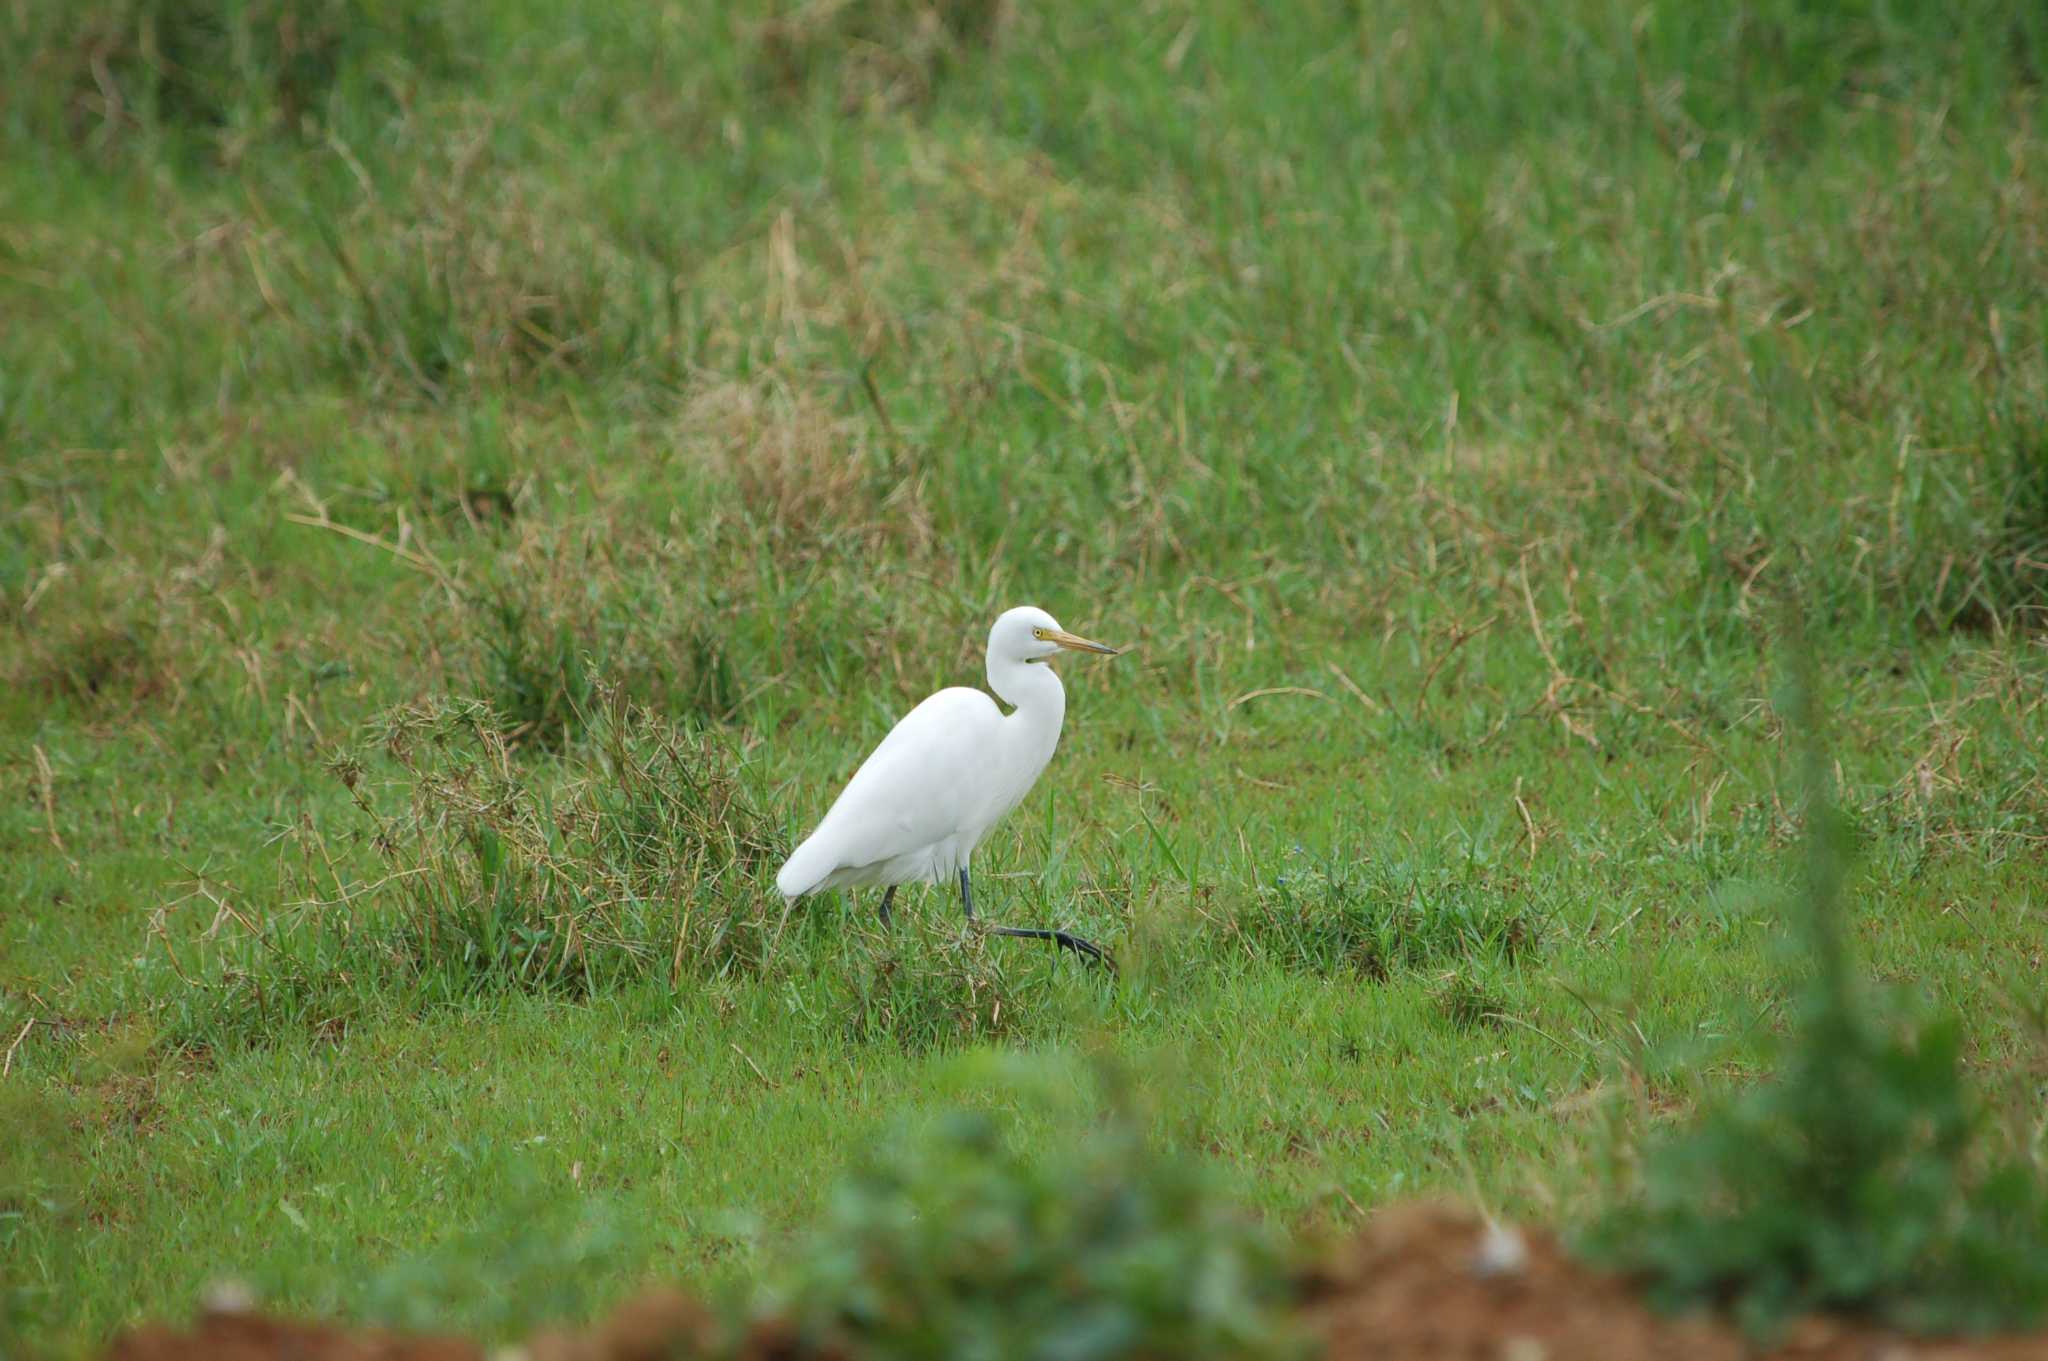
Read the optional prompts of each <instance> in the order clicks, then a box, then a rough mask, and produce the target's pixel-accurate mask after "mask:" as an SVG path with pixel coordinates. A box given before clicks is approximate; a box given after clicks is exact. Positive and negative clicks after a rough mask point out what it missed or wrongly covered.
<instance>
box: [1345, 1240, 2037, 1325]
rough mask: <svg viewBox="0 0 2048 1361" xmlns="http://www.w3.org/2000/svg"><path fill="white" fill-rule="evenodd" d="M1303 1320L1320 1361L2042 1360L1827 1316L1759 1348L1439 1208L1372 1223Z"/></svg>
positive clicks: (1541, 1243)
mask: <svg viewBox="0 0 2048 1361" xmlns="http://www.w3.org/2000/svg"><path fill="white" fill-rule="evenodd" d="M1307 1315H1308V1320H1309V1322H1310V1324H1311V1325H1312V1326H1313V1327H1314V1329H1315V1331H1316V1332H1317V1333H1319V1334H1320V1335H1321V1336H1322V1337H1323V1338H1324V1339H1325V1340H1326V1342H1327V1343H1328V1351H1327V1353H1326V1355H1327V1357H1328V1361H1580V1359H1581V1358H1584V1359H1585V1361H1681V1359H1682V1361H1764V1359H1765V1358H1768V1361H2048V1335H2042V1336H2035V1337H2025V1338H2017V1337H2015V1338H1989V1339H1969V1340H1944V1341H1929V1340H1921V1339H1905V1338H1900V1337H1897V1336H1894V1335H1892V1334H1889V1333H1885V1332H1882V1331H1879V1330H1875V1329H1870V1328H1866V1327H1862V1326H1858V1325H1853V1324H1849V1323H1842V1322H1837V1321H1834V1320H1828V1319H1807V1320H1802V1321H1801V1322H1800V1323H1798V1324H1797V1325H1795V1326H1794V1327H1793V1328H1792V1329H1791V1330H1790V1331H1789V1333H1788V1335H1787V1337H1786V1339H1785V1340H1784V1342H1782V1343H1781V1344H1780V1345H1778V1346H1777V1347H1775V1348H1773V1349H1771V1350H1768V1351H1758V1350H1756V1349H1755V1348H1752V1347H1751V1346H1750V1345H1749V1344H1748V1343H1747V1342H1745V1341H1744V1339H1743V1337H1742V1335H1741V1333H1740V1332H1738V1331H1737V1330H1736V1329H1734V1328H1732V1327H1731V1326H1729V1325H1728V1324H1726V1323H1724V1322H1720V1321H1718V1320H1712V1319H1706V1318H1691V1319H1668V1318H1665V1317H1663V1316H1661V1315H1659V1314H1656V1313H1653V1312H1652V1311H1651V1310H1650V1309H1649V1308H1648V1306H1646V1305H1645V1304H1644V1303H1643V1302H1642V1300H1641V1299H1640V1298H1639V1297H1638V1296H1637V1295H1636V1293H1635V1292H1634V1291H1633V1290H1632V1289H1631V1288H1630V1287H1629V1285H1628V1283H1627V1282H1626V1281H1624V1280H1621V1279H1620V1278H1618V1277H1614V1276H1609V1275H1604V1274H1602V1273H1600V1272H1596V1271H1592V1270H1589V1269H1587V1268H1586V1267H1584V1266H1581V1265H1579V1264H1578V1263H1577V1262H1574V1261H1572V1260H1570V1259H1569V1258H1567V1257H1566V1256H1565V1255H1564V1254H1563V1253H1562V1252H1561V1251H1560V1250H1559V1248H1558V1245H1557V1242H1556V1240H1555V1239H1554V1238H1552V1237H1551V1236H1550V1235H1548V1234H1544V1233H1527V1234H1514V1235H1509V1236H1504V1237H1493V1238H1489V1235H1488V1232H1487V1227H1486V1225H1485V1223H1484V1222H1483V1221H1482V1220H1480V1219H1479V1218H1478V1217H1477V1216H1476V1215H1474V1214H1472V1213H1471V1212H1470V1211H1467V1210H1463V1209H1458V1208H1453V1207H1449V1206H1444V1205H1435V1204H1418V1205H1407V1206H1399V1207H1395V1208H1393V1209H1389V1210H1386V1211H1383V1212H1381V1213H1380V1214H1379V1215H1377V1216H1375V1217H1374V1219H1373V1222H1372V1224H1371V1226H1370V1227H1368V1228H1367V1229H1366V1231H1365V1232H1364V1233H1362V1234H1360V1235H1359V1237H1358V1238H1357V1239H1356V1240H1354V1241H1353V1242H1352V1243H1351V1244H1350V1245H1349V1246H1348V1248H1347V1249H1346V1250H1345V1251H1344V1252H1342V1253H1340V1254H1339V1255H1338V1257H1337V1260H1335V1261H1334V1262H1332V1263H1331V1264H1330V1266H1329V1267H1328V1268H1327V1269H1326V1270H1325V1271H1324V1272H1323V1273H1322V1274H1321V1275H1319V1276H1318V1278H1317V1279H1316V1280H1314V1281H1313V1282H1312V1283H1311V1287H1310V1298H1309V1302H1308V1305H1307Z"/></svg>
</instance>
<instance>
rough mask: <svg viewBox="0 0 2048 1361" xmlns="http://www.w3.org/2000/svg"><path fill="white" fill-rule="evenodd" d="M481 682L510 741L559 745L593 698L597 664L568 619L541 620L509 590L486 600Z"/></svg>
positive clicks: (479, 662)
mask: <svg viewBox="0 0 2048 1361" xmlns="http://www.w3.org/2000/svg"><path fill="white" fill-rule="evenodd" d="M477 609H478V611H479V613H480V615H481V618H482V619H483V627H482V629H481V636H480V637H479V638H478V655H477V661H476V666H477V673H478V674H477V680H478V683H479V685H480V686H481V688H482V690H483V692H484V693H485V694H486V695H488V696H490V702H491V707H492V709H493V711H494V712H495V713H496V714H497V715H498V716H499V718H500V719H501V721H502V722H504V723H505V725H506V727H505V730H504V737H505V739H506V741H507V743H508V744H511V745H520V744H529V743H530V744H532V745H535V746H539V747H544V748H548V749H551V750H552V749H557V748H559V747H560V746H561V745H562V743H563V741H564V740H565V739H566V738H567V736H568V734H569V732H570V731H571V730H572V729H573V728H574V727H576V726H577V725H579V724H580V723H581V721H582V719H583V716H584V714H586V713H588V712H589V710H590V707H591V702H592V698H593V696H592V684H593V683H592V679H591V677H592V671H591V667H592V666H593V664H600V663H601V659H600V658H597V657H594V656H591V655H589V654H587V653H586V652H585V651H584V648H583V646H582V641H581V640H580V639H579V638H578V637H577V635H576V631H575V628H574V627H573V625H572V624H571V623H570V621H569V620H568V618H566V617H561V616H558V617H556V618H554V619H552V620H546V621H536V620H535V618H534V610H533V607H532V606H531V605H529V604H527V603H526V602H524V601H522V600H520V599H518V598H517V597H516V596H514V595H512V594H511V593H509V592H501V593H500V594H498V595H496V596H494V597H492V598H491V599H489V600H487V601H484V602H482V603H481V604H479V605H478V606H477Z"/></svg>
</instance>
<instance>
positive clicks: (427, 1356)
mask: <svg viewBox="0 0 2048 1361" xmlns="http://www.w3.org/2000/svg"><path fill="white" fill-rule="evenodd" d="M1303 1317H1304V1320H1305V1322H1306V1323H1307V1324H1308V1326H1309V1327H1310V1328H1311V1329H1312V1330H1313V1331H1314V1332H1315V1333H1316V1334H1317V1335H1318V1336H1320V1337H1321V1338H1322V1339H1323V1341H1324V1344H1325V1351H1324V1356H1325V1358H1326V1361H2048V1334H2037V1335H2032V1336H2027V1337H2002V1338H1972V1339H1937V1340H1929V1339H1914V1338H1903V1337H1899V1336H1896V1335H1894V1334H1891V1333H1887V1332H1884V1331H1882V1330H1879V1329H1874V1328H1870V1327H1867V1326H1863V1325H1860V1324H1853V1323H1847V1322H1841V1321H1836V1320H1830V1319H1807V1320H1803V1321H1802V1322H1800V1323H1799V1324H1797V1325H1796V1326H1794V1327H1793V1328H1792V1329H1791V1330H1790V1332H1789V1334H1788V1335H1787V1337H1786V1339H1785V1340H1784V1341H1783V1342H1781V1343H1780V1344H1778V1345H1777V1346H1776V1347H1774V1348H1773V1349H1770V1350H1768V1351H1758V1350H1757V1349H1755V1348H1754V1347H1752V1346H1751V1345H1750V1344H1749V1343H1747V1342H1746V1341H1745V1340H1744V1339H1743V1337H1742V1335H1741V1334H1740V1333H1739V1332H1737V1331H1736V1330H1735V1329H1734V1328H1732V1327H1730V1326H1729V1325H1728V1324H1726V1323H1724V1322H1721V1321H1718V1320H1713V1319H1707V1318H1691V1319H1667V1318H1664V1317H1662V1316H1660V1315H1658V1314H1655V1313H1653V1312H1652V1311H1651V1310H1650V1309H1649V1308H1648V1307H1647V1306H1645V1305H1644V1304H1643V1302H1642V1300H1641V1299H1640V1298H1639V1297H1638V1296H1637V1295H1636V1293H1635V1292H1634V1291H1633V1290H1632V1289H1631V1288H1630V1286H1629V1284H1628V1283H1627V1282H1626V1281H1624V1280H1622V1279H1620V1278H1618V1277H1615V1276H1610V1275H1605V1274H1602V1273H1600V1272H1596V1271H1592V1270H1589V1269H1588V1268H1586V1267H1584V1266H1581V1265H1579V1264H1578V1263H1576V1262H1574V1261H1572V1260H1570V1259H1569V1258H1567V1257H1566V1256H1565V1255H1564V1254H1563V1252H1562V1251H1560V1249H1559V1248H1558V1245H1557V1242H1556V1240H1555V1239H1554V1238H1552V1237H1551V1236H1550V1235H1548V1234H1545V1233H1540V1232H1532V1233H1527V1234H1517V1233H1500V1232H1490V1231H1489V1230H1488V1228H1487V1226H1486V1224H1485V1223H1484V1221H1482V1220H1481V1219H1480V1218H1479V1217H1478V1216H1476V1215H1474V1214H1472V1213H1471V1212H1470V1211H1467V1210H1463V1209H1459V1208H1455V1207H1451V1206H1446V1205H1437V1204H1417V1205H1408V1206H1400V1207H1395V1208H1393V1209H1389V1210H1386V1211H1383V1212H1382V1213H1380V1214H1379V1215H1377V1216H1376V1217H1375V1218H1374V1220H1373V1222H1372V1224H1371V1225H1370V1227H1368V1228H1367V1229H1366V1230H1365V1232H1364V1233H1362V1234H1360V1235H1359V1236H1358V1238H1357V1239H1355V1240H1354V1241H1353V1242H1352V1243H1350V1244H1349V1245H1347V1247H1346V1248H1345V1249H1344V1250H1343V1251H1341V1252H1339V1253H1338V1254H1336V1256H1335V1258H1334V1259H1333V1260H1332V1261H1331V1262H1330V1263H1329V1264H1328V1265H1326V1266H1325V1267H1324V1268H1322V1269H1321V1270H1319V1271H1317V1272H1316V1273H1315V1274H1314V1276H1313V1277H1312V1279H1311V1280H1310V1281H1309V1282H1308V1283H1307V1289H1306V1295H1305V1299H1304V1303H1303ZM717 1336H718V1330H717V1328H716V1326H715V1323H714V1321H713V1319H712V1317H711V1315H710V1314H709V1313H708V1312H707V1311H706V1310H705V1309H704V1308H703V1307H702V1306H701V1305H698V1304H697V1303H695V1302H694V1301H692V1300H690V1299H688V1298H687V1297H685V1296H683V1295H679V1294H677V1293H675V1292H673V1291H650V1292H648V1293H646V1294H644V1295H641V1296H639V1297H637V1298H636V1299H634V1300H632V1301H630V1302H628V1303H627V1304H626V1305H624V1306H623V1307H621V1308H620V1309H619V1310H618V1311H617V1312H616V1313H614V1314H613V1315H612V1316H611V1318H609V1319H608V1320H606V1321H605V1322H604V1323H602V1324H601V1325H599V1326H598V1327H596V1328H593V1329H590V1330H588V1331H571V1330H563V1331H556V1332H548V1333H543V1334H540V1335H538V1336H536V1337H534V1338H533V1339H532V1340H531V1341H530V1342H529V1343H528V1344H527V1346H526V1348H525V1352H526V1355H527V1357H528V1358H529V1361H682V1359H683V1358H689V1357H703V1356H709V1355H713V1354H716V1353H715V1348H716V1345H717ZM727 1355H730V1353H727ZM738 1356H739V1358H740V1361H856V1358H851V1357H825V1356H820V1355H819V1354H817V1353H815V1352H814V1351H811V1350H809V1349H807V1348H804V1347H802V1346H801V1345H800V1344H799V1343H798V1342H797V1340H796V1338H795V1337H794V1335H792V1334H790V1333H788V1332H787V1331H786V1330H784V1329H780V1328H777V1327H776V1326H774V1325H773V1324H764V1325H759V1326H757V1327H756V1328H755V1329H754V1330H753V1332H752V1333H750V1334H749V1335H748V1336H747V1337H746V1338H745V1339H744V1340H743V1342H742V1343H741V1345H740V1347H739V1350H738ZM483 1357H484V1353H483V1351H482V1349H480V1348H478V1347H477V1346H475V1345H473V1344H471V1343H468V1342H465V1341H462V1340H460V1339H455V1338H437V1337H407V1336H402V1335H398V1334H392V1333H385V1332H377V1331H359V1332H350V1331H343V1330H341V1329H337V1328H332V1327H328V1326H324V1325H320V1324H306V1323H294V1322H289V1321H286V1320H282V1319H273V1318H267V1317H264V1316H262V1315H258V1314H255V1313H250V1312H240V1311H237V1310H235V1309H233V1308H223V1309H215V1310H212V1311H210V1312H208V1313H206V1314H204V1315H202V1316H201V1318H200V1319H199V1321H198V1322H197V1323H196V1324H195V1325H194V1326H193V1327H192V1328H191V1329H190V1330H188V1331H185V1332H175V1331H173V1330H171V1329H169V1328H165V1327H162V1326H156V1325H152V1326H150V1327H146V1328H142V1329H138V1330H136V1331H135V1332H132V1333H129V1334H127V1335H125V1336H123V1337H121V1338H119V1339H117V1340H116V1341H115V1343H114V1345H113V1346H112V1348H111V1349H110V1350H109V1351H108V1353H107V1361H483Z"/></svg>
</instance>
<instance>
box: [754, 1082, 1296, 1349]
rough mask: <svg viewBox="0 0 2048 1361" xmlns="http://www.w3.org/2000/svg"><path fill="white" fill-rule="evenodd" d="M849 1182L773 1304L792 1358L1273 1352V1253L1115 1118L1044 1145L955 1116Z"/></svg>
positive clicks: (1172, 1161)
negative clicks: (795, 1342) (790, 1334)
mask: <svg viewBox="0 0 2048 1361" xmlns="http://www.w3.org/2000/svg"><path fill="white" fill-rule="evenodd" d="M882 1149H883V1151H882V1152H881V1153H880V1154H879V1155H876V1156H874V1157H872V1158H871V1159H870V1160H869V1161H868V1162H867V1164H866V1166H864V1167H862V1168H861V1169H859V1170H858V1171H857V1172H856V1173H855V1174H854V1175H852V1176H851V1177H849V1178H848V1179H847V1180H846V1182H844V1183H843V1184H842V1185H841V1187H840V1189H839V1191H838V1193H837V1194H836V1195H835V1196H834V1197H833V1199H832V1202H831V1204H830V1206H829V1207H828V1208H827V1211H826V1214H825V1220H824V1223H823V1225H822V1227H821V1228H820V1229H819V1230H818V1232H817V1233H816V1235H815V1237H814V1238H813V1239H812V1240H811V1241H810V1243H809V1244H808V1245H807V1246H806V1247H805V1248H804V1250H803V1251H802V1252H801V1253H800V1254H799V1255H798V1257H797V1259H796V1261H795V1263H794V1264H793V1266H792V1267H791V1268H790V1269H789V1270H787V1271H786V1272H785V1273H784V1276H783V1279H782V1281H781V1282H780V1284H779V1286H778V1287H777V1288H776V1289H775V1290H774V1291H772V1292H771V1294H770V1296H769V1299H768V1300H767V1301H766V1305H767V1308H768V1310H769V1311H771V1312H772V1313H775V1314H780V1315H783V1316H785V1317H786V1318H787V1319H788V1320H789V1322H790V1323H791V1324H792V1325H793V1327H794V1329H795V1332H796V1334H797V1336H798V1338H799V1339H801V1345H802V1347H803V1348H805V1350H801V1351H799V1352H798V1353H797V1354H801V1355H811V1354H816V1355H849V1354H858V1355H877V1356H883V1355H886V1356H894V1357H902V1358H905V1361H917V1358H925V1357H930V1358H935V1359H936V1358H942V1357H943V1358H947V1361H962V1359H965V1361H978V1359H979V1358H996V1357H1033V1358H1045V1359H1046V1361H1051V1358H1063V1359H1064V1361H1092V1359H1093V1358H1111V1357H1129V1356H1162V1357H1164V1356H1173V1357H1188V1358H1200V1357H1225V1356H1228V1357H1244V1358H1255V1357H1281V1356H1291V1355H1295V1354H1296V1352H1297V1348H1296V1346H1295V1340H1294V1338H1293V1336H1292V1334H1291V1333H1290V1331H1289V1329H1288V1327H1287V1325H1286V1323H1285V1321H1284V1319H1283V1317H1282V1313H1281V1308H1282V1306H1283V1304H1284V1303H1285V1301H1286V1298H1287V1293H1288V1292H1287V1287H1286V1277H1285V1272H1284V1269H1283V1268H1284V1264H1283V1261H1282V1259H1281V1256H1280V1254H1279V1252H1278V1251H1277V1249H1276V1248H1275V1246H1274V1244H1273V1243H1272V1241H1271V1240H1270V1239H1269V1238H1268V1237H1267V1236H1266V1235H1265V1234H1264V1233H1262V1232H1260V1231H1259V1230H1258V1229H1257V1228H1256V1227H1255V1226H1254V1225H1252V1224H1251V1223H1250V1222H1248V1221H1247V1220H1245V1219H1244V1218H1242V1217H1241V1216H1240V1215H1239V1214H1238V1213H1237V1212H1236V1211H1235V1210H1233V1209H1232V1208H1230V1207H1228V1206H1227V1204H1226V1203H1225V1202H1224V1201H1223V1199H1221V1198H1220V1197H1219V1196H1218V1195H1217V1193H1216V1191H1215V1188H1214V1186H1213V1184H1212V1183H1211V1181H1210V1180H1209V1178H1208V1177H1207V1175H1205V1173H1204V1172H1203V1170H1202V1169H1201V1168H1200V1167H1199V1166H1198V1165H1197V1164H1195V1163H1193V1162H1191V1161H1189V1160H1186V1159H1183V1158H1179V1157H1173V1156H1169V1155H1167V1154H1164V1153H1161V1152H1159V1151H1157V1150H1155V1149H1153V1148H1151V1147H1148V1146H1147V1145H1146V1143H1145V1142H1144V1140H1143V1139H1142V1137H1141V1136H1140V1135H1139V1134H1138V1132H1137V1131H1136V1130H1135V1129H1134V1128H1132V1126H1131V1123H1130V1122H1128V1121H1125V1120H1118V1121H1116V1122H1113V1123H1111V1124H1109V1125H1107V1126H1105V1127H1102V1128H1098V1129H1095V1130H1093V1131H1090V1132H1089V1133H1088V1134H1086V1135H1085V1136H1083V1137H1080V1138H1063V1139H1060V1140H1058V1141H1055V1142H1053V1143H1052V1144H1050V1145H1048V1146H1047V1147H1046V1149H1045V1150H1044V1151H1033V1150H1029V1149H1027V1148H1026V1147H1025V1146H1024V1145H1023V1144H1022V1142H1021V1141H1020V1140H1019V1139H1017V1138H1016V1137H1014V1136H1013V1135H1010V1134H1008V1133H1007V1132H1006V1131H1005V1130H1004V1129H1003V1128H1002V1127H1001V1126H999V1125H998V1124H997V1123H996V1122H995V1121H994V1120H992V1119H990V1118H989V1117H986V1116H983V1115H979V1114H964V1113H962V1114H953V1115H949V1116H946V1117H944V1118H942V1119H941V1120H940V1121H938V1122H937V1124H936V1125H935V1126H933V1127H932V1128H931V1130H930V1131H929V1133H928V1134H926V1135H925V1136H924V1137H921V1138H905V1139H892V1140H888V1141H885V1142H884V1144H883V1145H882Z"/></svg>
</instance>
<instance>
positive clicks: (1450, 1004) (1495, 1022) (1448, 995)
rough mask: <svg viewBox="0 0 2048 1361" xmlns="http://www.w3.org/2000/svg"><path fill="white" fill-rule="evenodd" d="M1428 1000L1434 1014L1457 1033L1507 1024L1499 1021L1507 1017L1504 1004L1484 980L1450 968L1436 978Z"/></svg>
mask: <svg viewBox="0 0 2048 1361" xmlns="http://www.w3.org/2000/svg"><path fill="white" fill-rule="evenodd" d="M1430 999H1431V1001H1432V1002H1433V1003H1434V1004H1435V1006H1436V1010H1437V1014H1438V1015H1439V1016H1442V1017H1443V1018H1444V1019H1445V1020H1446V1021H1449V1022H1450V1023H1451V1024H1452V1025H1454V1026H1456V1027H1457V1028H1458V1029H1460V1030H1476V1029H1478V1028H1480V1027H1481V1026H1491V1027H1494V1028H1499V1027H1501V1026H1503V1025H1505V1024H1506V1022H1504V1021H1503V1020H1502V1019H1501V1018H1502V1017H1503V1016H1505V1015H1506V1014H1507V1007H1506V1004H1505V1003H1503V1002H1502V1001H1501V999H1500V997H1499V995H1498V994H1496V993H1495V992H1494V990H1493V989H1492V988H1490V987H1488V986H1487V984H1486V982H1485V981H1484V980H1483V979H1478V978H1474V977H1473V976H1472V975H1471V974H1470V973H1469V972H1466V971H1464V970H1459V969H1453V970H1451V971H1450V972H1449V973H1447V974H1445V975H1444V976H1443V977H1442V978H1439V979H1438V980H1437V981H1436V985H1435V986H1434V987H1433V988H1431V989H1430Z"/></svg>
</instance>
